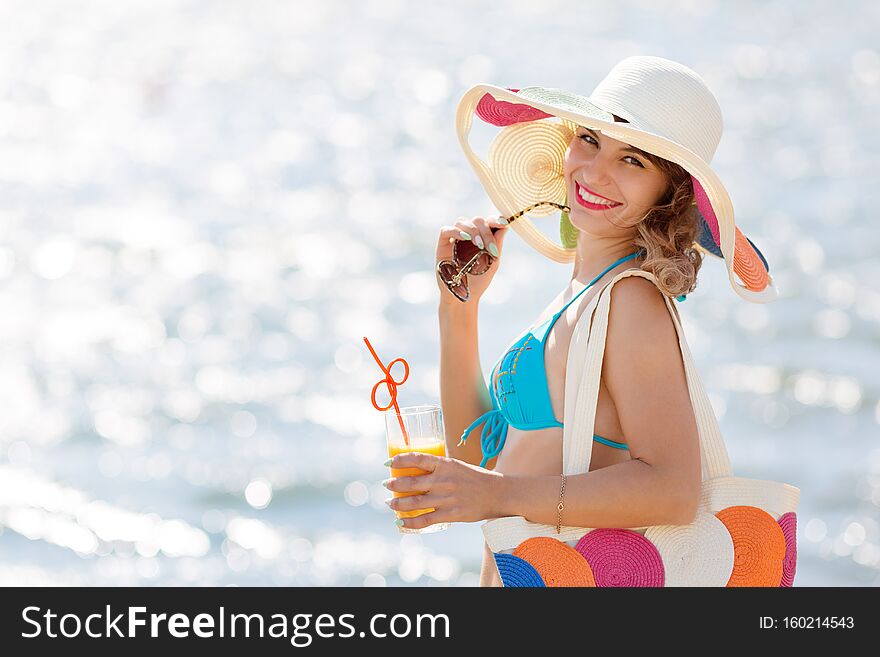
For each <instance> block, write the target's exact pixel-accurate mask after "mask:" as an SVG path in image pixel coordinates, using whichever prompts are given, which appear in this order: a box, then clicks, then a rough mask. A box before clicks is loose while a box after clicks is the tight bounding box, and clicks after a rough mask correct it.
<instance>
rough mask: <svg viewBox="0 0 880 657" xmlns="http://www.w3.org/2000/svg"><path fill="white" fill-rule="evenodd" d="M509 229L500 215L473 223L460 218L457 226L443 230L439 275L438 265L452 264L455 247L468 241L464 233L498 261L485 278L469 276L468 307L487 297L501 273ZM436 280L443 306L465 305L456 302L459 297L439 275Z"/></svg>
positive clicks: (482, 275)
mask: <svg viewBox="0 0 880 657" xmlns="http://www.w3.org/2000/svg"><path fill="white" fill-rule="evenodd" d="M495 227H498V228H500V229H501V230H498V231H497V232H496V233H494V234H493V233H492V230H491V229H492V228H495ZM506 228H507V224H506V223H504V219H502V218H501V216H500V215H496V216H495V217H491V218H489V219H486V218H483V217H474V218H473V219H467V218H465V217H459V219H458V221H456V222H455V224H454V225H452V226H443V227H441V228H440V237H439V239H438V240H437V252H436V254H435V258H434V270H435V271H436V269H437V263H438V262H440V261H441V260H452V247H453V244H454V241H455V240H465V239H468V238H465V237H464V236H463V235H462V234H461V232H462V231H463V232H465V233H467V234H468V235H470V238H469V239H470V240H471V241H473V242H474V244H475V245H476V246H478V247H480V248H484V249H486V250H488V251H489V253H490V254H491V255H492V256H493V258H494V262H493V263H492V266H491V267H489V270H488V271H487V272H486V273H485V274H480V275H479V276H471V275H469V274H466V275H467V284H468V292H469V294H468V301H467V303H475V302H477V301H479V299H480V297H481V296H483V292H485V291H486V288H488V287H489V283H491V282H492V278H494V276H495V272H496V271H498V267H499V266H500V263H499V260H500V258H501V251H502V248H503V244H504V236H505V235H506V234H507V232H508V231H507V230H505V229H506ZM450 240H453V241H450ZM490 245H492V246H494V247H495V249H496V250H497V251H498V254H497V255H495V253H492V248H491V247H490ZM435 278H436V279H437V286H438V287H439V288H440V300H441V302H443V303H452V304H461V303H462V302H461V300H460V299H458V298H456V296H455V295H454V294H452V292H450V291H449V288H448V287H446V284H445V283H443V281H441V280H440V276H439V275H437V276H436V277H435Z"/></svg>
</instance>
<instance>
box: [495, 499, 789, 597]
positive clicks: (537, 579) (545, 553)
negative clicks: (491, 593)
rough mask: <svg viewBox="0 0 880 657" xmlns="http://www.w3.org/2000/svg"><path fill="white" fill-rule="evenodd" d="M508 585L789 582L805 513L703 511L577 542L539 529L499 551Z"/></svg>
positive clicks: (596, 534)
mask: <svg viewBox="0 0 880 657" xmlns="http://www.w3.org/2000/svg"><path fill="white" fill-rule="evenodd" d="M494 556H495V563H496V566H497V567H498V573H499V575H500V576H501V581H502V584H503V585H504V586H548V587H549V586H591V587H592V586H596V587H637V586H641V587H645V586H651V587H654V586H729V587H733V586H785V587H790V586H792V585H793V583H794V575H795V570H796V566H797V516H796V515H795V513H794V512H793V511H790V512H788V513H784V514H782V515H781V516H780V517H779V520H774V519H773V516H771V515H770V514H769V513H767V512H766V511H764V510H763V509H761V508H758V507H755V506H748V505H738V506H729V507H726V508H724V509H722V510H720V511H718V512H717V513H715V514H714V515H712V514H711V513H708V512H707V511H704V510H701V511H698V513H697V517H696V519H695V520H694V522H692V523H691V524H689V525H668V526H665V525H664V526H660V525H658V526H653V527H648V528H647V529H646V531H645V533H644V534H641V533H640V532H638V531H634V530H632V529H618V528H601V529H593V530H591V531H589V532H587V533H586V534H584V535H583V536H582V537H581V538H580V540H579V541H578V542H577V544H576V545H575V547H572V546H571V545H570V544H569V543H565V542H562V541H560V540H557V539H555V538H551V537H547V536H539V537H535V538H529V539H526V540H525V541H523V542H522V543H520V544H519V546H518V547H517V548H516V549H515V550H514V551H513V554H505V553H501V552H496V553H494Z"/></svg>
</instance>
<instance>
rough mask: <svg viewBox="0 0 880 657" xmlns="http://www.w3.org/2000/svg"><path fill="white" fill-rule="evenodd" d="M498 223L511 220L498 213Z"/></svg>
mask: <svg viewBox="0 0 880 657" xmlns="http://www.w3.org/2000/svg"><path fill="white" fill-rule="evenodd" d="M498 223H500V224H505V225H507V224H509V223H510V222H509V221H508V220H507V217H502V216H501V215H500V214H499V215H498Z"/></svg>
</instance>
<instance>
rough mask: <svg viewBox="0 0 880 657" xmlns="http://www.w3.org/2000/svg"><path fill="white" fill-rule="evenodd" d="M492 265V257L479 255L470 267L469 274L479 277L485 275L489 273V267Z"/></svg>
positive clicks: (486, 254) (483, 254)
mask: <svg viewBox="0 0 880 657" xmlns="http://www.w3.org/2000/svg"><path fill="white" fill-rule="evenodd" d="M491 264H492V256H490V255H489V254H488V253H485V252H483V253H481V254H480V256H479V257H478V258H477V261H476V262H475V263H474V264H473V265H472V266H471V269H470V271H469V272H468V273H469V274H474V275H479V274H485V273H486V272H487V271H489V266H490V265H491Z"/></svg>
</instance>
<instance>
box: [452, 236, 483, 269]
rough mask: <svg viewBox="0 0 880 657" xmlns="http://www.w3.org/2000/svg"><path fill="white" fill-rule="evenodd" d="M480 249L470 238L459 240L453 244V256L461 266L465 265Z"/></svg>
mask: <svg viewBox="0 0 880 657" xmlns="http://www.w3.org/2000/svg"><path fill="white" fill-rule="evenodd" d="M479 252H480V250H479V249H478V248H477V245H476V244H474V243H473V242H471V241H470V240H458V241H457V242H456V243H455V244H454V245H453V246H452V256H453V258H454V259H455V262H456V264H457V265H458V266H459V267H464V266H465V265H466V264H467V263H468V262H470V259H471V258H473V257H474V256H475V255H477V253H479Z"/></svg>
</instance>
